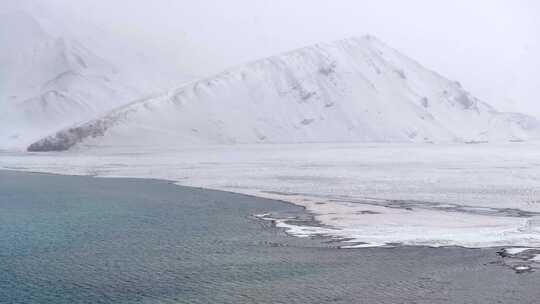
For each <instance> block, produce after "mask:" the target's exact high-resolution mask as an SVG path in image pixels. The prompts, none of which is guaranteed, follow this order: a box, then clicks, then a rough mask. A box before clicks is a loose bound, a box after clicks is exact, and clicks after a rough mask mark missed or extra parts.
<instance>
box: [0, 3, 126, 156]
mask: <svg viewBox="0 0 540 304" xmlns="http://www.w3.org/2000/svg"><path fill="white" fill-rule="evenodd" d="M0 45H1V46H2V47H0V67H1V68H0V148H17V147H25V146H26V145H28V144H30V143H31V142H33V141H35V140H38V139H39V138H42V137H43V136H46V135H48V134H51V133H52V132H55V131H57V130H59V129H61V128H65V127H67V126H70V125H72V124H74V123H76V122H81V121H85V120H88V119H91V118H93V117H96V115H97V114H98V113H104V112H106V111H109V110H111V109H113V108H115V107H118V106H119V105H121V104H124V103H126V102H127V101H129V100H132V99H133V97H134V96H136V92H135V90H133V89H131V88H128V87H127V86H125V85H124V84H123V82H122V81H121V80H120V79H119V77H118V75H117V71H115V68H114V67H112V65H110V64H109V63H107V62H106V61H105V60H102V59H101V58H99V57H98V56H96V55H95V54H93V53H92V52H91V51H90V50H88V49H86V48H85V47H84V46H83V45H81V44H80V43H78V42H77V41H74V40H73V39H69V38H62V37H55V36H52V35H50V34H48V33H47V32H45V31H44V30H43V28H42V27H41V26H40V24H39V22H38V21H36V19H34V18H33V17H32V16H31V15H29V14H27V13H24V12H20V11H18V12H11V13H6V14H4V15H2V16H0Z"/></svg>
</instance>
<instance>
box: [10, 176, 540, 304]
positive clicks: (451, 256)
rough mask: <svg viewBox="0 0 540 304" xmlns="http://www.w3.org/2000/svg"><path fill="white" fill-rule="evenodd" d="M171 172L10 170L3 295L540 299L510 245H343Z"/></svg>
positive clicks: (273, 206) (153, 299)
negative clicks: (505, 253)
mask: <svg viewBox="0 0 540 304" xmlns="http://www.w3.org/2000/svg"><path fill="white" fill-rule="evenodd" d="M268 211H271V212H281V213H291V214H299V213H301V212H302V210H301V209H300V208H299V207H296V206H292V205H289V204H286V203H281V202H276V201H270V200H264V199H256V198H252V197H247V196H241V195H236V194H230V193H223V192H216V191H207V190H202V189H193V188H183V187H178V186H175V185H171V184H169V183H166V182H162V181H150V180H132V179H95V178H89V177H68V176H64V177H62V176H51V175H39V174H29V173H14V172H6V171H0V262H1V263H0V303H2V304H3V303H14V304H15V303H24V304H28V303H57V304H63V303H70V304H71V303H497V302H500V303H538V301H540V300H539V299H540V291H539V288H538V286H540V276H539V275H538V274H537V273H534V272H533V273H527V274H516V273H515V272H513V271H512V270H511V269H509V268H508V267H505V266H504V265H503V261H502V260H501V258H500V257H499V256H498V255H497V254H496V250H495V249H493V250H491V249H484V250H471V249H461V248H439V249H435V248H421V247H400V248H393V249H384V248H373V249H362V250H339V249H336V248H332V245H331V244H325V243H324V242H323V240H307V239H296V238H291V237H288V236H286V235H285V234H284V233H283V232H282V231H280V230H277V229H275V228H273V227H270V226H268V223H265V222H262V221H258V220H256V219H254V218H253V217H252V216H251V215H252V214H258V213H265V212H268Z"/></svg>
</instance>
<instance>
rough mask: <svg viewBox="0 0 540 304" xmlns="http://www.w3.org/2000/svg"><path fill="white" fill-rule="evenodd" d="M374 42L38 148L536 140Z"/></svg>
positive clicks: (332, 50) (222, 82) (212, 83)
mask: <svg viewBox="0 0 540 304" xmlns="http://www.w3.org/2000/svg"><path fill="white" fill-rule="evenodd" d="M539 128H540V124H539V123H538V121H536V120H535V119H534V118H532V117H529V116H525V115H521V114H509V113H499V112H497V111H496V110H495V109H493V108H492V107H490V106H489V105H488V104H486V103H483V102H481V101H479V100H478V99H476V98H475V97H473V96H472V95H471V94H469V93H468V92H467V91H465V90H464V89H463V88H462V87H461V85H460V84H459V83H457V82H452V81H449V80H447V79H445V78H444V77H442V76H440V75H438V74H436V73H434V72H432V71H430V70H427V69H425V68H423V67H422V66H421V65H419V64H418V63H416V62H415V61H413V60H411V59H409V58H407V57H406V56H404V55H401V54H400V53H398V52H397V51H395V50H394V49H392V48H390V47H388V46H386V45H385V44H383V43H382V42H380V41H379V40H377V39H376V38H374V37H371V36H366V37H362V38H353V39H347V40H342V41H337V42H334V43H329V44H318V45H315V46H311V47H306V48H303V49H299V50H296V51H293V52H290V53H286V54H282V55H279V56H275V57H271V58H268V59H263V60H260V61H257V62H253V63H250V64H247V65H245V66H242V67H239V68H235V69H232V70H229V71H226V72H224V73H222V74H220V75H217V76H214V77H211V78H207V79H204V80H200V81H197V82H194V83H191V84H189V85H186V86H184V87H182V88H180V89H178V90H175V91H173V92H170V93H168V94H164V95H162V96H159V97H155V98H151V99H147V100H141V101H137V102H134V103H132V104H129V105H127V106H124V107H121V108H119V109H116V110H114V111H112V112H111V113H109V114H107V115H105V116H103V117H101V118H99V119H95V120H92V121H89V122H87V123H84V124H81V125H79V126H77V127H73V128H69V129H66V130H63V131H60V132H58V133H57V134H55V135H53V136H50V137H47V138H45V139H43V140H41V141H38V142H36V143H34V144H32V145H31V146H30V147H29V150H32V151H43V150H65V149H69V148H70V147H72V146H74V145H76V144H78V143H84V144H89V145H164V146H165V145H187V144H201V143H258V142H274V143H276V142H279V143H291V142H329V141H331V142H335V141H347V142H352V141H354V142H439V141H493V140H526V139H529V138H532V137H538V135H539V131H538V130H539Z"/></svg>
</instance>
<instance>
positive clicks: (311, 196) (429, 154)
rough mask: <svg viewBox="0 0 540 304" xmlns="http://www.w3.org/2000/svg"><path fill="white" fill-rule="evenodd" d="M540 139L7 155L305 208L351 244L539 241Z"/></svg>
mask: <svg viewBox="0 0 540 304" xmlns="http://www.w3.org/2000/svg"><path fill="white" fill-rule="evenodd" d="M539 148H540V144H539V143H507V144H485V145H459V144H448V145H428V144H425V145H423V144H420V145H418V144H294V145H233V146H199V147H181V148H168V149H160V148H154V149H147V150H145V151H142V150H138V151H137V152H132V151H133V150H132V149H129V148H126V149H119V148H114V149H113V148H111V149H103V148H100V149H92V148H88V147H87V148H81V149H78V150H74V151H70V152H66V153H42V154H39V153H37V154H34V153H9V152H2V153H1V154H0V168H4V169H12V170H21V171H34V172H47V173H58V174H72V175H92V176H98V177H134V178H154V179H166V180H171V181H175V182H176V183H178V184H179V185H184V186H196V187H203V188H208V189H215V190H224V191H229V192H237V193H242V194H248V195H254V196H259V197H265V198H272V199H279V200H284V201H288V202H291V203H294V204H297V205H301V206H303V207H305V208H306V209H307V211H308V212H310V213H312V214H314V215H315V218H316V220H317V221H320V222H321V223H323V224H325V227H326V226H329V227H332V228H325V227H306V226H294V225H288V224H286V223H285V222H282V225H283V226H284V228H287V229H289V232H290V233H291V234H293V235H297V236H309V235H314V234H317V235H318V234H324V235H329V236H334V237H340V238H347V239H351V243H352V244H358V243H366V244H365V245H364V246H382V245H385V244H388V243H400V244H404V245H425V246H463V247H504V246H506V247H540V155H539V154H538V153H537V151H539Z"/></svg>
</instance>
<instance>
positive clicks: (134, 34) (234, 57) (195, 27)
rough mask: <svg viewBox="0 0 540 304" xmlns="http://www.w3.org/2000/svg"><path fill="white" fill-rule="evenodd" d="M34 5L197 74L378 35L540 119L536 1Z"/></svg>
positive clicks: (43, 0)
mask: <svg viewBox="0 0 540 304" xmlns="http://www.w3.org/2000/svg"><path fill="white" fill-rule="evenodd" d="M2 2H3V4H0V5H3V6H4V9H6V8H5V7H7V6H21V5H22V4H21V3H22V1H17V0H2ZM25 2H26V5H28V3H30V2H33V3H34V4H33V6H34V10H35V11H39V12H40V13H42V14H48V15H50V16H53V17H54V18H56V19H62V20H64V22H65V24H66V25H67V28H69V29H70V31H72V32H80V33H72V34H76V35H81V36H84V35H86V36H87V37H86V38H88V37H90V36H92V37H93V39H94V41H97V42H100V40H103V41H116V42H118V43H121V44H124V45H130V46H132V49H134V50H135V49H136V50H137V52H140V53H141V54H144V55H145V56H146V57H147V59H148V60H149V61H151V62H152V61H155V62H156V65H159V64H163V62H167V63H170V64H169V66H170V67H172V68H174V69H175V70H179V71H180V70H181V73H183V74H184V75H190V76H204V75H206V74H210V73H214V72H218V71H219V70H221V69H223V68H226V67H229V66H234V65H238V64H241V63H243V62H246V61H249V60H253V59H257V58H261V57H265V56H270V55H274V54H276V53H279V52H283V51H287V50H290V49H294V48H298V47H301V46H305V45H309V44H312V43H316V42H324V41H332V40H336V39H341V38H346V37H349V36H355V35H363V34H367V33H370V34H373V35H375V36H378V37H379V38H380V39H381V40H383V41H385V42H386V43H387V44H389V45H391V46H393V47H394V48H396V49H398V50H400V51H402V52H403V53H405V54H406V55H409V56H411V57H413V58H414V59H416V60H418V61H419V62H420V63H422V64H423V65H425V66H427V67H428V68H431V69H433V70H436V71H437V72H439V73H441V74H443V75H445V76H447V77H448V78H451V79H454V80H459V81H461V82H462V83H463V84H464V86H465V87H466V88H468V89H469V90H470V91H471V92H472V93H473V94H474V95H476V96H478V97H480V98H481V99H484V100H486V101H488V102H491V103H493V104H495V105H498V106H499V107H503V109H505V110H521V111H525V112H528V113H531V114H535V115H537V116H540V105H538V104H539V103H540V99H538V98H537V95H538V94H537V92H536V90H537V89H538V88H540V21H538V19H539V16H540V1H536V0H507V1H503V0H474V1H471V0H445V1H443V0H408V1H399V0H393V1H391V0H190V1H188V0H152V1H149V0H77V1H72V0H40V1H37V0H26V1H25ZM36 3H37V4H38V9H37V10H36V8H35V7H36ZM8 4H11V5H8ZM23 6H24V5H23ZM96 27H99V29H100V30H99V31H97V30H95V28H96ZM100 37H108V38H103V39H102V38H100ZM107 39H108V40H107ZM103 41H101V42H103ZM97 44H99V43H97ZM117 55H121V54H117Z"/></svg>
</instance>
